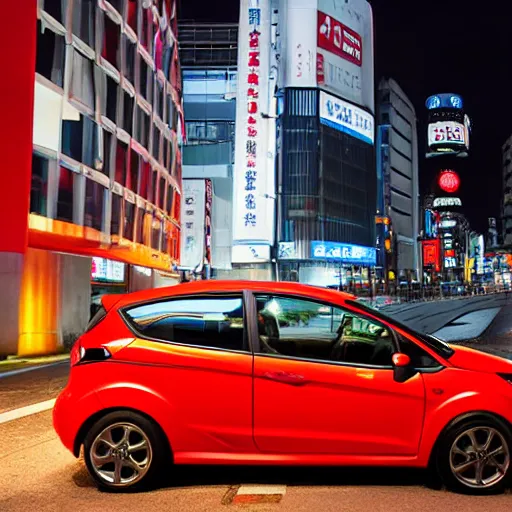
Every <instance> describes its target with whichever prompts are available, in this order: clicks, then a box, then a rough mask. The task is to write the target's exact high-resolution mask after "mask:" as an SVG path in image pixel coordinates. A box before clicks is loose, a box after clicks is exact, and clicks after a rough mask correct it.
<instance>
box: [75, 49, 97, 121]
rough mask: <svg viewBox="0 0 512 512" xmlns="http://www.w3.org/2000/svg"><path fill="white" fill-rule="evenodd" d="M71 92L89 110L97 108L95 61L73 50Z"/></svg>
mask: <svg viewBox="0 0 512 512" xmlns="http://www.w3.org/2000/svg"><path fill="white" fill-rule="evenodd" d="M72 75H73V76H72V77H71V85H70V91H69V94H70V96H71V97H73V98H75V99H76V100H78V101H79V102H80V103H82V104H83V105H85V106H86V107H87V108H88V109H89V110H91V111H94V110H95V104H94V103H95V99H96V97H95V92H94V63H93V61H92V60H90V59H88V58H87V57H84V56H82V55H81V54H80V52H79V51H77V50H75V51H74V52H73V72H72Z"/></svg>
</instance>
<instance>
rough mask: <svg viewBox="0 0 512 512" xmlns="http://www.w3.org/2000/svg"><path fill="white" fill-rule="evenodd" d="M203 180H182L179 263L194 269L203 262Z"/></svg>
mask: <svg viewBox="0 0 512 512" xmlns="http://www.w3.org/2000/svg"><path fill="white" fill-rule="evenodd" d="M205 200H206V187H205V180H183V203H184V204H183V206H182V208H181V265H182V266H183V267H186V268H189V269H194V268H196V267H198V266H199V265H201V264H202V263H203V258H204V245H205V238H206V234H205V217H206V205H205Z"/></svg>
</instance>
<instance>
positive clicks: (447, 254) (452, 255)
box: [444, 249, 455, 258]
mask: <svg viewBox="0 0 512 512" xmlns="http://www.w3.org/2000/svg"><path fill="white" fill-rule="evenodd" d="M444 255H445V257H447V258H455V249H449V250H447V251H444Z"/></svg>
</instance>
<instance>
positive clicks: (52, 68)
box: [0, 0, 184, 355]
mask: <svg viewBox="0 0 512 512" xmlns="http://www.w3.org/2000/svg"><path fill="white" fill-rule="evenodd" d="M4 15H5V16H7V17H8V18H9V19H10V20H11V21H10V23H9V27H8V29H7V30H5V31H3V32H2V35H1V36H0V37H1V38H2V41H3V43H4V48H6V47H10V48H11V49H12V51H10V52H6V54H8V55H6V60H7V62H6V64H7V66H8V67H10V68H11V69H12V70H15V71H16V72H15V73H13V74H12V76H11V78H10V79H9V80H6V81H4V82H3V85H2V95H1V100H0V101H1V102H2V107H3V111H4V112H5V113H6V115H8V117H9V118H10V119H12V123H11V126H10V129H9V131H8V132H7V133H6V136H4V137H3V138H2V144H3V145H4V146H5V147H4V154H6V155H7V154H9V155H11V154H13V155H14V154H15V155H16V156H15V158H14V157H13V159H12V160H11V159H10V157H8V158H6V159H5V160H4V161H3V162H2V169H1V173H2V180H3V182H4V183H5V186H6V187H7V189H8V190H9V198H8V200H7V201H6V202H2V203H1V206H0V208H1V209H2V214H3V217H4V218H5V219H9V223H8V226H7V230H8V235H7V236H3V237H2V240H1V242H0V258H2V272H1V274H0V286H2V288H3V289H4V290H8V293H6V294H4V295H3V298H2V305H1V307H0V311H1V313H0V314H1V316H2V320H3V323H4V325H5V326H7V327H6V328H5V329H3V331H2V333H1V334H0V354H1V355H7V354H19V355H35V354H45V353H52V352H56V351H58V350H60V349H62V347H63V344H64V343H72V341H73V340H74V339H75V338H76V337H77V336H78V335H79V334H81V333H82V332H83V330H84V328H85V327H86V325H87V322H88V320H89V316H90V312H91V310H92V308H91V303H94V302H97V299H98V297H99V296H101V295H102V294H104V293H116V292H117V293H119V292H121V293H122V292H125V291H131V290H135V289H141V288H147V287H151V286H160V285H164V284H170V283H175V282H176V279H175V278H176V274H175V273H174V272H173V268H176V265H177V264H178V260H179V251H180V246H179V244H180V204H181V193H182V190H181V151H180V145H181V142H182V139H183V136H184V132H183V130H184V123H183V108H182V85H181V71H180V63H179V55H178V45H177V13H176V1H175V0H167V1H164V2H153V1H150V0H116V1H110V2H104V1H103V0H98V1H96V0H93V1H86V0H75V1H73V2H58V1H50V0H43V1H40V2H36V0H23V1H22V2H21V3H16V4H9V5H7V6H6V8H5V9H4ZM14 40H16V41H19V44H16V45H13V44H12V41H14ZM13 148H16V151H13ZM14 170H15V172H14Z"/></svg>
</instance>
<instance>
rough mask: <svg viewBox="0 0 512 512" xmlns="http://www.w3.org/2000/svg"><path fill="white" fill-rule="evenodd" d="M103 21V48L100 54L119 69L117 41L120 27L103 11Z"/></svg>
mask: <svg viewBox="0 0 512 512" xmlns="http://www.w3.org/2000/svg"><path fill="white" fill-rule="evenodd" d="M103 22H104V26H103V27H104V28H103V48H102V50H101V56H102V57H103V58H104V59H105V60H107V61H108V62H109V63H110V64H112V66H114V67H115V68H116V69H118V70H120V69H121V66H120V65H119V61H120V58H119V57H120V51H119V42H120V39H121V27H120V26H119V25H118V24H117V23H115V22H114V21H112V20H111V19H110V18H109V17H108V15H107V14H105V13H104V14H103Z"/></svg>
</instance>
